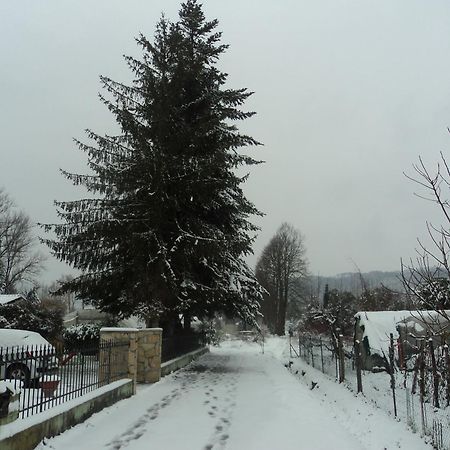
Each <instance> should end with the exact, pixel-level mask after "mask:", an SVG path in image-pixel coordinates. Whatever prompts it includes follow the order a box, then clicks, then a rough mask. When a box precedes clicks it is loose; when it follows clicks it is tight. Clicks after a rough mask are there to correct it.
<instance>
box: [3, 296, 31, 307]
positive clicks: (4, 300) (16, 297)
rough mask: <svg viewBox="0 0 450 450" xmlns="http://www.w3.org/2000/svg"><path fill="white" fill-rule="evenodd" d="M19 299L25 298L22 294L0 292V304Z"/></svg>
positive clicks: (8, 303) (14, 301) (7, 303)
mask: <svg viewBox="0 0 450 450" xmlns="http://www.w3.org/2000/svg"><path fill="white" fill-rule="evenodd" d="M21 300H26V298H25V297H24V296H23V295H22V294H0V306H3V305H10V304H12V303H16V302H19V301H21Z"/></svg>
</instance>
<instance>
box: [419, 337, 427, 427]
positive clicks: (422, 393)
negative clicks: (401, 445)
mask: <svg viewBox="0 0 450 450" xmlns="http://www.w3.org/2000/svg"><path fill="white" fill-rule="evenodd" d="M419 373H420V376H419V387H420V389H419V390H420V415H421V419H422V434H423V435H425V432H426V423H425V410H424V407H423V406H424V405H423V404H424V401H425V342H424V341H421V343H420V365H419Z"/></svg>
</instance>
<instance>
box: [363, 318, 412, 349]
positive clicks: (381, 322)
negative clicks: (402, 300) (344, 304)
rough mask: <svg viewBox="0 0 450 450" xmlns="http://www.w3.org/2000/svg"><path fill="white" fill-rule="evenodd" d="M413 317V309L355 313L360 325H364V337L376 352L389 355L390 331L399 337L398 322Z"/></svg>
mask: <svg viewBox="0 0 450 450" xmlns="http://www.w3.org/2000/svg"><path fill="white" fill-rule="evenodd" d="M408 317H411V311H361V312H357V313H356V314H355V318H356V319H357V320H358V324H359V326H364V331H363V339H364V338H365V337H367V339H368V341H369V345H370V349H371V350H372V351H373V352H374V353H379V354H380V355H383V354H384V355H387V354H388V352H389V343H390V342H389V340H390V333H392V334H393V335H394V339H397V338H398V331H397V324H398V323H399V322H402V321H403V320H405V319H407V318H408Z"/></svg>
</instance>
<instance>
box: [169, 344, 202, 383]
mask: <svg viewBox="0 0 450 450" xmlns="http://www.w3.org/2000/svg"><path fill="white" fill-rule="evenodd" d="M207 352H209V348H208V347H203V348H199V349H198V350H194V351H193V352H189V353H186V354H185V355H182V356H179V357H178V358H174V359H171V360H169V361H166V362H165V363H163V364H161V376H162V377H165V376H166V375H169V373H172V372H174V371H175V370H178V369H181V368H182V367H184V366H187V365H188V364H189V363H190V362H191V361H193V360H194V359H196V358H198V357H199V356H201V355H204V354H205V353H207Z"/></svg>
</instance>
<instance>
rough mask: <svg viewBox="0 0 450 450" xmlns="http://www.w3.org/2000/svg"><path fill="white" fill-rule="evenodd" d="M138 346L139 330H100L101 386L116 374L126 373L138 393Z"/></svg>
mask: <svg viewBox="0 0 450 450" xmlns="http://www.w3.org/2000/svg"><path fill="white" fill-rule="evenodd" d="M108 343H111V345H108ZM114 344H118V345H114ZM120 344H125V345H120ZM137 344H138V329H137V328H102V329H101V330H100V356H99V360H100V361H99V362H100V373H99V381H100V384H106V383H108V382H109V381H110V380H109V378H110V377H111V376H113V377H114V374H124V373H126V374H127V375H126V376H127V378H131V379H132V380H133V381H134V391H135V392H136V380H137V354H138V351H137Z"/></svg>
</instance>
